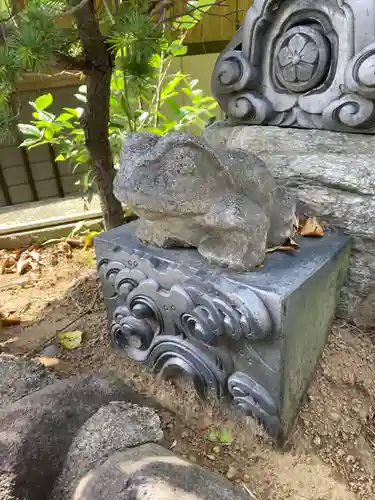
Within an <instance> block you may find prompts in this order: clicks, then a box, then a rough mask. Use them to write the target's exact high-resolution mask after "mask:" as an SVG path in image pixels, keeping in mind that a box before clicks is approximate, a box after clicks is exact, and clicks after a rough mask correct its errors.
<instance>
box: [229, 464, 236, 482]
mask: <svg viewBox="0 0 375 500" xmlns="http://www.w3.org/2000/svg"><path fill="white" fill-rule="evenodd" d="M237 474H238V469H237V468H236V467H235V466H234V465H230V466H229V467H228V471H227V478H228V479H233V478H235V477H236V476H237Z"/></svg>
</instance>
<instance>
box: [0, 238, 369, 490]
mask: <svg viewBox="0 0 375 500" xmlns="http://www.w3.org/2000/svg"><path fill="white" fill-rule="evenodd" d="M41 264H42V265H41V271H40V272H39V273H38V274H37V275H35V276H34V277H33V279H34V281H33V280H32V279H29V281H28V282H26V283H25V280H23V282H22V283H21V284H19V280H20V278H16V277H15V275H14V274H6V275H3V276H0V310H1V312H2V313H3V314H5V315H7V314H9V313H11V314H12V315H15V316H19V317H20V318H21V320H22V322H21V324H20V325H16V326H12V327H7V328H5V329H4V330H3V332H2V333H1V338H0V342H1V344H0V346H1V350H2V351H3V352H6V353H11V354H17V355H21V356H25V357H29V358H30V357H35V356H37V355H38V354H39V353H40V352H42V351H43V349H44V348H45V346H48V345H50V344H51V342H52V345H55V334H56V332H58V331H60V330H62V329H66V330H70V331H71V330H80V331H82V332H83V334H84V337H83V343H82V345H81V346H80V347H78V348H77V349H74V350H67V349H63V350H61V349H60V351H59V352H56V353H55V354H54V355H56V356H57V357H58V359H59V362H58V364H56V365H55V366H53V367H51V368H50V369H52V370H54V371H55V372H57V373H58V374H60V375H61V376H67V375H71V374H76V373H79V372H100V373H112V374H115V375H117V376H119V377H122V378H124V379H126V380H127V381H128V383H129V384H132V385H133V386H134V387H135V388H136V389H137V390H138V391H140V392H142V393H144V394H146V395H148V396H152V397H153V398H154V399H155V400H156V401H157V402H158V403H159V404H160V405H161V406H162V410H161V418H162V421H163V428H164V431H165V445H167V446H169V447H170V448H172V449H174V451H175V452H177V453H178V454H180V455H183V456H184V457H187V458H189V459H190V460H192V461H194V462H197V463H199V464H201V465H203V466H206V467H208V468H210V469H213V470H217V471H219V472H221V473H223V474H225V475H226V476H227V477H228V478H229V479H231V480H233V481H235V482H237V483H239V484H240V485H242V487H243V488H245V489H247V491H251V492H252V493H253V494H255V495H256V497H257V498H258V500H287V499H288V500H305V499H308V500H352V499H366V500H367V499H369V498H375V483H374V474H375V420H374V411H375V410H374V408H375V345H374V343H373V340H374V338H375V337H372V333H371V332H362V331H360V330H358V329H356V328H354V327H351V326H349V325H346V324H343V323H341V324H339V323H337V324H335V325H334V327H333V331H332V334H331V336H330V340H329V343H328V345H327V347H326V349H325V351H324V355H323V358H322V360H321V363H320V365H319V367H318V368H317V372H316V377H315V380H314V381H313V382H312V385H311V387H310V390H309V392H308V395H307V396H306V401H305V402H304V404H303V406H302V408H301V412H300V415H299V419H298V422H297V424H296V427H295V430H294V432H293V434H292V436H291V437H290V439H289V442H288V443H287V444H286V446H285V447H284V449H283V450H277V449H276V448H275V447H274V446H273V444H272V443H271V441H270V440H269V439H268V438H267V436H266V435H265V434H264V432H263V431H262V429H261V428H260V427H259V426H258V425H257V424H255V422H254V421H253V420H252V419H250V418H248V417H247V418H245V417H240V416H238V415H234V414H231V413H230V412H228V411H226V410H224V409H222V408H218V407H217V406H215V404H213V403H205V404H204V403H202V402H200V401H198V400H197V399H196V398H195V396H194V394H193V392H192V390H191V389H190V388H189V387H184V388H180V390H179V391H177V390H176V388H175V387H174V386H172V385H169V384H166V383H163V382H160V381H156V380H155V379H154V378H153V377H152V376H151V375H149V374H147V373H146V372H145V371H143V370H142V369H141V368H140V367H139V366H136V365H135V364H133V363H131V362H129V361H127V360H126V359H125V358H123V357H121V356H120V355H119V354H117V353H115V352H114V351H113V350H112V348H111V347H110V346H109V342H108V334H107V325H106V318H105V312H104V306H103V302H102V296H101V291H100V287H99V285H98V283H97V280H96V277H95V271H94V266H95V261H94V258H93V255H92V251H91V250H75V251H74V252H73V255H72V256H69V255H68V254H67V253H65V252H64V250H62V249H61V248H56V247H54V248H48V249H46V250H45V251H43V252H42V260H41ZM47 352H48V351H47ZM212 431H217V432H218V433H219V434H220V435H223V433H225V435H226V436H227V437H226V439H225V441H226V442H224V443H221V442H219V441H218V440H215V439H214V440H212ZM228 436H229V438H228Z"/></svg>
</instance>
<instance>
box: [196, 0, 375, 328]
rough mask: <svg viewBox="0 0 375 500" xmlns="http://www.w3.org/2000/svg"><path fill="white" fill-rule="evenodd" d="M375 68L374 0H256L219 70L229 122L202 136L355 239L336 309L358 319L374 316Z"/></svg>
mask: <svg viewBox="0 0 375 500" xmlns="http://www.w3.org/2000/svg"><path fill="white" fill-rule="evenodd" d="M374 68H375V4H374V2H373V0H289V1H283V0H254V3H253V6H252V7H251V8H250V9H249V10H248V12H247V14H246V17H245V21H244V25H243V26H242V27H241V28H240V29H239V31H238V32H237V34H236V35H235V36H234V38H233V40H232V41H231V42H230V43H229V45H228V46H227V48H226V49H225V50H224V51H223V52H222V54H220V56H219V58H218V61H217V63H216V66H215V68H214V71H213V75H212V90H213V93H214V95H215V97H216V99H217V100H218V102H219V103H220V105H221V107H222V109H223V110H224V112H225V114H226V116H227V120H226V123H224V124H219V126H213V127H210V128H209V129H207V130H206V131H205V133H204V138H205V139H206V140H207V141H208V142H209V143H210V144H211V146H212V147H216V146H217V145H221V146H226V147H227V148H229V149H230V148H236V149H238V148H240V149H243V150H247V151H251V152H252V153H253V154H256V155H257V156H259V157H260V158H261V159H263V160H264V161H265V163H266V164H267V167H268V168H269V169H270V171H271V173H272V174H273V176H274V177H275V179H276V181H277V182H278V184H279V185H281V186H283V188H285V189H287V190H288V192H289V193H291V194H293V195H295V196H296V198H297V200H298V206H299V210H302V211H303V212H305V213H307V214H308V215H316V216H318V217H319V220H320V221H321V222H322V223H324V225H325V227H326V229H329V230H332V231H336V230H340V231H344V232H346V233H349V234H351V235H352V236H353V240H354V252H353V254H352V257H351V262H350V269H349V276H348V281H347V284H346V286H345V287H344V289H343V293H342V295H341V301H340V307H339V313H340V315H341V316H343V317H345V318H347V319H349V320H354V321H356V322H357V324H358V325H360V326H369V325H373V324H374V322H375V286H374V280H375V253H374V251H373V247H374V241H375V169H374V160H373V151H374V144H375V143H374V137H373V134H374V132H375V71H374ZM249 125H251V126H249ZM264 125H267V126H266V127H265V126H264Z"/></svg>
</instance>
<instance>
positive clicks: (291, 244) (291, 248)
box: [266, 238, 299, 253]
mask: <svg viewBox="0 0 375 500" xmlns="http://www.w3.org/2000/svg"><path fill="white" fill-rule="evenodd" d="M298 249H299V245H298V243H297V242H296V241H294V240H293V239H292V238H290V239H289V240H287V241H286V242H285V243H284V244H283V245H279V246H277V247H271V248H267V250H266V253H272V252H295V251H296V250H298Z"/></svg>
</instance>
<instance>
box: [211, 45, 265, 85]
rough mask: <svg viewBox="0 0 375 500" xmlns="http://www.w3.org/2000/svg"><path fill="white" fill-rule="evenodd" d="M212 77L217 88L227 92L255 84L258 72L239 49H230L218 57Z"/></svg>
mask: <svg viewBox="0 0 375 500" xmlns="http://www.w3.org/2000/svg"><path fill="white" fill-rule="evenodd" d="M212 78H213V81H214V82H215V86H216V88H217V90H218V91H219V92H220V93H223V94H227V93H230V92H237V91H239V90H242V89H244V88H245V87H246V88H252V87H253V86H255V85H257V83H258V80H259V72H258V71H257V69H256V68H253V67H250V65H249V62H248V61H247V60H246V58H245V57H244V56H243V54H242V52H241V51H239V50H231V51H229V52H227V53H226V54H224V55H223V57H222V58H220V59H219V61H218V62H217V64H216V66H215V68H214V71H213V77H212Z"/></svg>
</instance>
